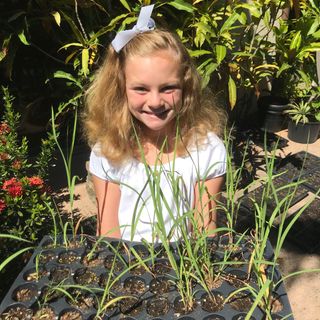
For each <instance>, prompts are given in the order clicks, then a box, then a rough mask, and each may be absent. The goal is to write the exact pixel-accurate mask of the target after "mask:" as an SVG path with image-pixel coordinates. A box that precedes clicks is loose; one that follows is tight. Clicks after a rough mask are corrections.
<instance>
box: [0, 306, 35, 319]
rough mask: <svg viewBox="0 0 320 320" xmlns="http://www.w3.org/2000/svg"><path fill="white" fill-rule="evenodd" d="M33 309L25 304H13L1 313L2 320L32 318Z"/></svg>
mask: <svg viewBox="0 0 320 320" xmlns="http://www.w3.org/2000/svg"><path fill="white" fill-rule="evenodd" d="M32 315H33V311H32V310H31V309H28V308H26V307H25V306H21V305H18V306H12V307H9V308H7V310H5V312H4V313H3V314H2V315H1V317H0V320H31V319H32Z"/></svg>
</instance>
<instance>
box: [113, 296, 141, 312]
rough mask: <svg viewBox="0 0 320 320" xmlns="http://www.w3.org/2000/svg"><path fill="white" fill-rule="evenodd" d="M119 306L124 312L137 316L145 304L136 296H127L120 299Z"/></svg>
mask: <svg viewBox="0 0 320 320" xmlns="http://www.w3.org/2000/svg"><path fill="white" fill-rule="evenodd" d="M119 308H120V311H121V313H123V314H126V315H130V316H136V315H137V314H139V313H140V312H141V311H142V310H143V308H144V305H143V303H142V301H141V300H139V299H138V298H136V297H125V298H123V299H122V300H120V303H119Z"/></svg>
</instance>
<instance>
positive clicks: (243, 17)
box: [238, 12, 247, 25]
mask: <svg viewBox="0 0 320 320" xmlns="http://www.w3.org/2000/svg"><path fill="white" fill-rule="evenodd" d="M238 20H239V22H240V23H241V24H242V25H245V24H246V23H247V15H246V13H245V12H241V13H240V15H239V19H238Z"/></svg>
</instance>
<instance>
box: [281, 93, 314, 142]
mask: <svg viewBox="0 0 320 320" xmlns="http://www.w3.org/2000/svg"><path fill="white" fill-rule="evenodd" d="M317 98H318V99H319V95H312V96H311V97H310V98H309V99H308V100H305V99H303V98H302V99H300V100H298V101H294V102H293V103H291V104H289V106H290V109H288V110H286V113H287V114H288V115H289V118H290V119H289V123H288V138H289V139H290V140H292V141H295V142H299V143H313V142H315V141H316V140H317V139H318V136H319V131H320V101H319V100H318V99H317Z"/></svg>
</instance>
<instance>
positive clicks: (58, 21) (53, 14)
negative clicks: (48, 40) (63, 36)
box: [51, 11, 61, 27]
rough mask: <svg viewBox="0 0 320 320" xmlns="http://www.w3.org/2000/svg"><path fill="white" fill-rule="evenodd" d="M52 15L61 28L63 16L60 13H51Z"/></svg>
mask: <svg viewBox="0 0 320 320" xmlns="http://www.w3.org/2000/svg"><path fill="white" fill-rule="evenodd" d="M51 15H52V16H53V18H54V20H55V21H56V24H57V25H58V26H59V27H60V24H61V16H60V13H59V12H58V11H55V12H51Z"/></svg>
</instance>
